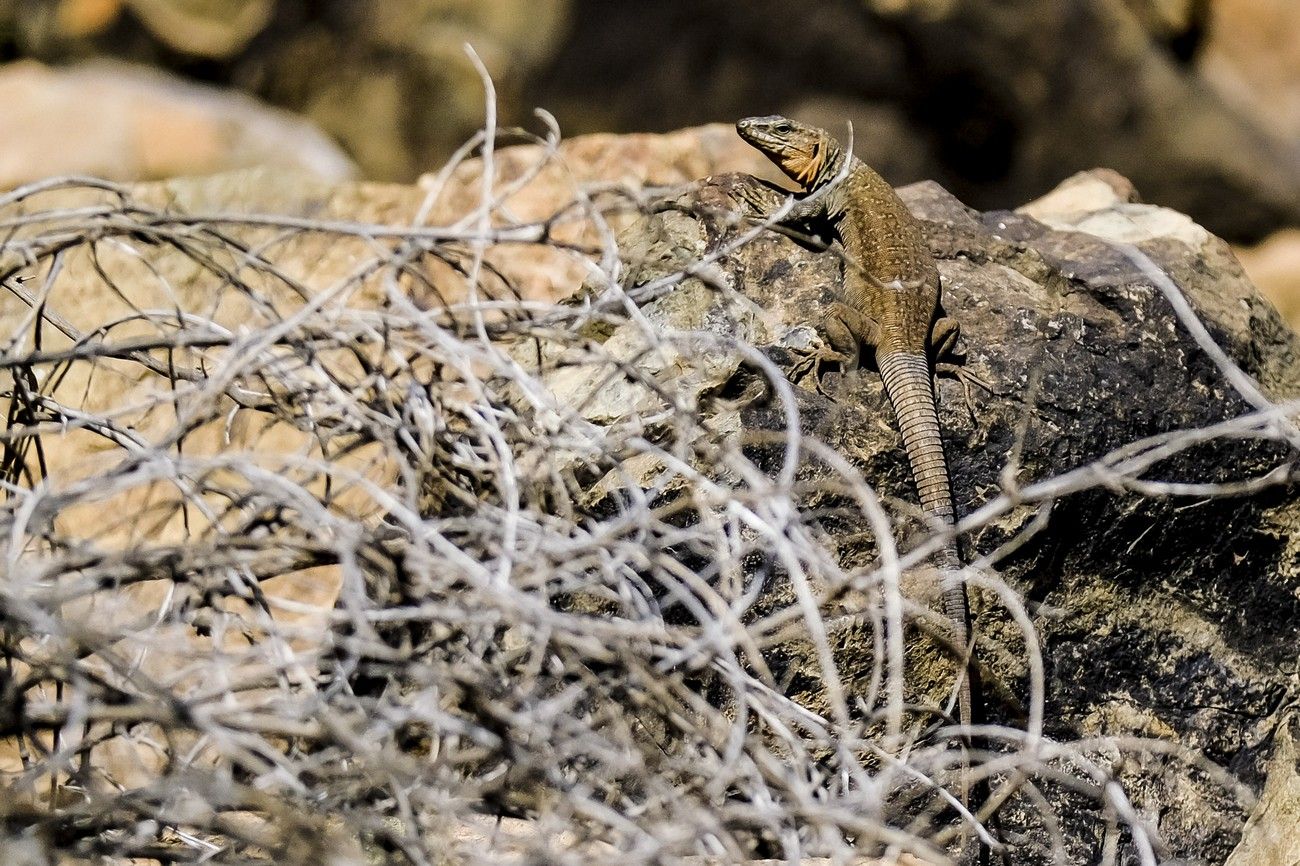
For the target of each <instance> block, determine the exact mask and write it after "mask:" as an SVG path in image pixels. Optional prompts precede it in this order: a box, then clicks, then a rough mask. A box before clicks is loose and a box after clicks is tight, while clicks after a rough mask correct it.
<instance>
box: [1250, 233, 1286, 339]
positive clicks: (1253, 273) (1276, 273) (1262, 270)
mask: <svg viewBox="0 0 1300 866" xmlns="http://www.w3.org/2000/svg"><path fill="white" fill-rule="evenodd" d="M1236 253H1237V258H1239V259H1241V266H1242V267H1243V268H1245V269H1246V273H1247V274H1249V275H1250V279H1251V280H1252V281H1253V282H1254V283H1255V285H1257V286H1259V290H1260V292H1262V293H1263V294H1264V297H1266V298H1268V299H1269V300H1270V301H1272V302H1273V305H1274V306H1275V307H1277V309H1278V312H1280V313H1281V314H1282V318H1284V319H1286V320H1287V322H1288V323H1290V325H1291V327H1292V328H1293V329H1295V330H1297V331H1300V229H1283V230H1282V231H1280V232H1275V233H1273V234H1271V235H1269V236H1268V237H1267V238H1265V239H1264V241H1263V242H1262V243H1260V244H1258V245H1256V246H1253V247H1238V248H1237V250H1236Z"/></svg>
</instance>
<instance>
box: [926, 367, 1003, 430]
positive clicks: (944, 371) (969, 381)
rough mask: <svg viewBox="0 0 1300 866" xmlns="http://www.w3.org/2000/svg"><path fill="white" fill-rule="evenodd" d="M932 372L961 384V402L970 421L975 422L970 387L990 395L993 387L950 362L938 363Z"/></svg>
mask: <svg viewBox="0 0 1300 866" xmlns="http://www.w3.org/2000/svg"><path fill="white" fill-rule="evenodd" d="M934 372H935V373H936V374H937V375H939V376H945V377H948V378H951V379H956V380H957V381H958V382H960V383H961V392H962V397H963V400H964V402H965V403H966V411H967V412H969V413H970V417H971V420H972V421H973V420H975V403H974V401H972V400H971V396H970V386H971V385H976V386H978V387H980V388H983V389H984V390H985V391H987V392H988V393H990V394H992V393H993V386H992V385H990V384H989V383H988V382H985V381H984V380H983V379H981V378H980V377H979V376H976V375H975V374H974V373H972V372H971V371H970V370H967V369H966V368H965V367H964V366H963V365H961V364H955V363H952V362H951V361H939V362H938V363H936V364H935V365H934Z"/></svg>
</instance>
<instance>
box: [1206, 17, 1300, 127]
mask: <svg viewBox="0 0 1300 866" xmlns="http://www.w3.org/2000/svg"><path fill="white" fill-rule="evenodd" d="M1208 7H1209V11H1210V18H1211V20H1210V26H1209V28H1208V31H1207V35H1206V41H1205V46H1204V49H1203V50H1202V52H1201V54H1200V55H1199V56H1198V57H1197V60H1196V63H1197V68H1198V69H1199V70H1200V73H1201V75H1202V76H1204V78H1205V80H1206V81H1207V82H1208V83H1209V84H1210V86H1212V87H1213V88H1214V89H1215V90H1216V91H1217V92H1218V93H1220V94H1222V95H1223V98H1224V99H1225V100H1227V101H1228V102H1230V103H1231V104H1233V105H1236V106H1238V107H1239V108H1240V109H1241V110H1242V111H1244V112H1248V113H1249V115H1250V117H1251V118H1253V119H1254V120H1255V121H1256V122H1258V123H1259V125H1260V127H1261V128H1262V129H1265V130H1268V131H1270V132H1272V133H1273V134H1274V135H1276V136H1277V137H1278V138H1279V139H1281V140H1282V141H1291V142H1295V141H1300V5H1297V4H1295V3H1292V2H1290V0H1210V2H1209V3H1208Z"/></svg>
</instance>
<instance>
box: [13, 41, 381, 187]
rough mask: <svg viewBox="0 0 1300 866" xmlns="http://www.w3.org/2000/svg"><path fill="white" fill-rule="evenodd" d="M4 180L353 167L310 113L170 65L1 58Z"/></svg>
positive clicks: (331, 175) (330, 171) (328, 173)
mask: <svg viewBox="0 0 1300 866" xmlns="http://www.w3.org/2000/svg"><path fill="white" fill-rule="evenodd" d="M0 102H3V104H4V106H5V110H4V111H3V112H0V140H3V141H4V142H5V147H4V148H3V151H0V186H5V187H10V186H16V185H18V184H22V183H26V182H28V181H32V180H36V179H39V178H43V177H49V176H51V175H58V174H90V175H96V176H99V177H105V178H109V179H112V180H148V179H155V178H163V177H170V176H173V175H182V174H210V173H213V172H219V171H228V170H231V169H236V168H250V167H253V166H258V165H266V166H274V167H277V168H284V169H288V168H293V169H297V170H299V171H305V172H309V173H311V174H314V175H316V176H318V177H320V178H322V179H324V180H333V181H338V180H344V179H347V178H349V177H352V176H353V175H354V174H355V168H354V166H353V165H352V163H351V161H350V160H349V159H348V158H347V157H346V156H345V155H344V154H343V152H342V151H341V150H340V149H339V148H338V147H337V146H336V145H335V144H333V143H332V142H330V141H329V140H328V139H327V138H326V137H325V136H324V135H323V134H321V133H320V132H319V131H318V130H316V129H315V128H314V127H312V126H311V124H309V123H308V122H306V121H304V120H301V119H300V118H297V117H294V116H293V115H291V114H289V113H287V112H283V111H280V110H277V109H273V108H270V107H267V106H263V105H261V104H259V103H258V102H257V101H256V100H254V99H252V98H251V97H248V96H245V95H242V94H237V93H228V92H222V91H220V90H217V89H215V88H210V87H203V86H199V85H195V84H189V83H186V82H183V81H181V80H180V79H177V78H174V77H172V76H170V75H168V74H166V73H162V72H157V71H153V70H149V69H145V68H141V67H132V66H128V65H125V64H117V63H104V62H95V63H88V64H84V65H81V66H73V67H69V68H65V69H56V68H52V67H46V66H43V65H41V64H39V63H36V62H34V61H23V62H19V63H13V64H10V65H8V66H5V67H3V68H0Z"/></svg>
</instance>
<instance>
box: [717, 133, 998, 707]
mask: <svg viewBox="0 0 1300 866" xmlns="http://www.w3.org/2000/svg"><path fill="white" fill-rule="evenodd" d="M736 131H737V132H738V133H739V134H740V137H741V138H743V139H744V140H745V141H747V142H748V143H749V144H751V145H753V146H754V147H756V148H757V149H758V150H759V151H761V152H762V153H763V154H764V155H765V156H766V157H767V158H768V159H770V160H772V162H774V163H775V164H776V165H777V167H778V168H780V169H781V170H782V171H783V172H785V174H786V175H788V176H789V177H790V178H791V179H792V180H794V181H795V182H796V183H798V184H799V185H800V186H801V187H802V189H803V193H802V196H801V200H799V201H797V202H796V203H795V205H794V207H793V209H792V210H791V212H790V215H789V216H788V217H786V218H785V220H784V221H786V222H806V221H808V220H811V219H824V220H826V221H828V222H829V223H830V224H831V225H832V227H833V228H834V230H835V234H836V236H837V237H838V238H839V241H840V244H841V245H842V247H843V250H844V260H845V264H844V284H843V288H842V291H841V292H840V300H838V301H836V302H835V303H834V304H833V305H832V306H831V308H830V310H829V311H828V313H827V315H826V317H825V320H824V322H823V328H824V330H825V331H826V335H827V337H828V339H829V341H830V344H831V347H832V348H833V349H834V350H835V352H836V353H837V355H838V357H839V358H840V360H841V361H842V363H843V364H844V366H845V367H846V368H854V367H856V366H857V364H858V358H859V349H860V347H861V346H862V345H866V346H868V347H870V349H871V350H872V351H874V352H875V357H876V366H877V367H878V368H879V370H880V375H881V377H882V378H883V379H884V382H885V391H886V393H887V394H888V395H889V401H890V403H892V404H893V407H894V413H895V414H896V415H897V417H898V427H899V430H900V432H901V433H902V436H903V444H904V447H905V448H906V450H907V458H908V462H909V463H910V464H911V466H912V477H913V478H914V480H915V482H916V489H917V492H918V494H919V495H920V498H921V506H922V508H923V509H924V510H925V511H926V512H927V513H928V514H929V515H930V516H931V517H932V518H933V519H934V520H935V521H936V522H937V523H939V524H940V525H941V526H942V527H944V528H946V529H949V530H951V529H952V526H953V523H954V511H953V504H952V487H951V484H950V482H949V478H948V464H947V460H946V458H945V456H944V452H943V442H942V440H941V439H940V437H939V415H938V412H937V411H936V409H935V395H934V387H933V372H934V369H935V364H936V362H937V361H938V360H939V359H941V358H945V357H948V356H950V355H951V354H952V353H953V351H954V349H955V344H956V341H957V335H958V328H957V323H956V322H955V321H954V320H952V319H950V318H948V317H947V316H945V315H944V314H943V310H942V307H941V306H940V303H939V269H938V268H937V267H936V265H935V262H934V257H933V256H932V255H931V254H930V250H929V248H928V246H927V245H926V242H925V237H924V236H923V235H922V233H921V226H920V223H918V222H917V220H916V218H915V217H913V216H912V214H911V213H910V212H909V211H908V209H907V207H906V206H905V205H904V204H903V202H902V200H901V199H899V197H898V194H897V193H895V192H894V190H893V188H892V187H891V186H890V185H889V184H888V183H886V182H885V180H884V178H882V177H881V176H880V175H878V174H876V172H874V171H872V170H871V169H870V168H869V167H868V166H867V165H866V164H865V163H863V162H862V161H861V160H859V159H857V158H856V157H854V156H852V155H851V154H846V153H845V152H844V150H843V149H842V148H841V147H840V144H839V142H837V141H836V140H835V139H834V138H832V137H831V136H830V134H829V133H827V132H826V131H825V130H822V129H818V128H817V127H814V126H808V125H806V124H803V123H799V122H797V121H794V120H790V119H789V118H786V117H782V116H780V115H772V116H770V117H747V118H745V119H744V120H741V121H739V122H738V123H737V124H736ZM845 159H848V165H847V167H846V166H845ZM837 180H838V183H836V182H835V181H837ZM828 186H829V188H826V187H828ZM934 561H935V565H936V566H937V567H938V569H939V572H940V579H941V593H942V599H943V611H944V614H945V615H946V616H947V617H948V618H949V619H950V620H951V621H952V625H953V628H954V630H955V632H956V636H957V639H958V645H959V646H961V647H964V648H965V652H966V654H967V659H966V664H965V665H964V666H963V667H964V668H965V669H966V670H965V675H964V676H961V678H960V684H959V687H958V697H957V702H958V712H959V718H960V720H961V723H962V725H963V726H966V727H967V728H969V726H970V725H971V724H972V723H977V722H979V721H982V719H981V718H980V717H981V716H982V714H983V708H982V707H981V706H980V689H979V682H978V680H977V678H976V673H975V665H974V664H972V663H971V659H970V655H971V654H972V652H973V647H972V645H971V639H970V635H971V625H970V605H969V603H968V601H967V598H966V585H965V583H964V582H963V581H962V577H961V567H962V563H961V557H960V555H959V554H958V551H957V540H956V537H955V536H953V535H949V537H948V540H947V541H946V542H945V543H944V545H943V547H942V548H940V549H939V551H938V552H937V553H936V554H935V556H934Z"/></svg>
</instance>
